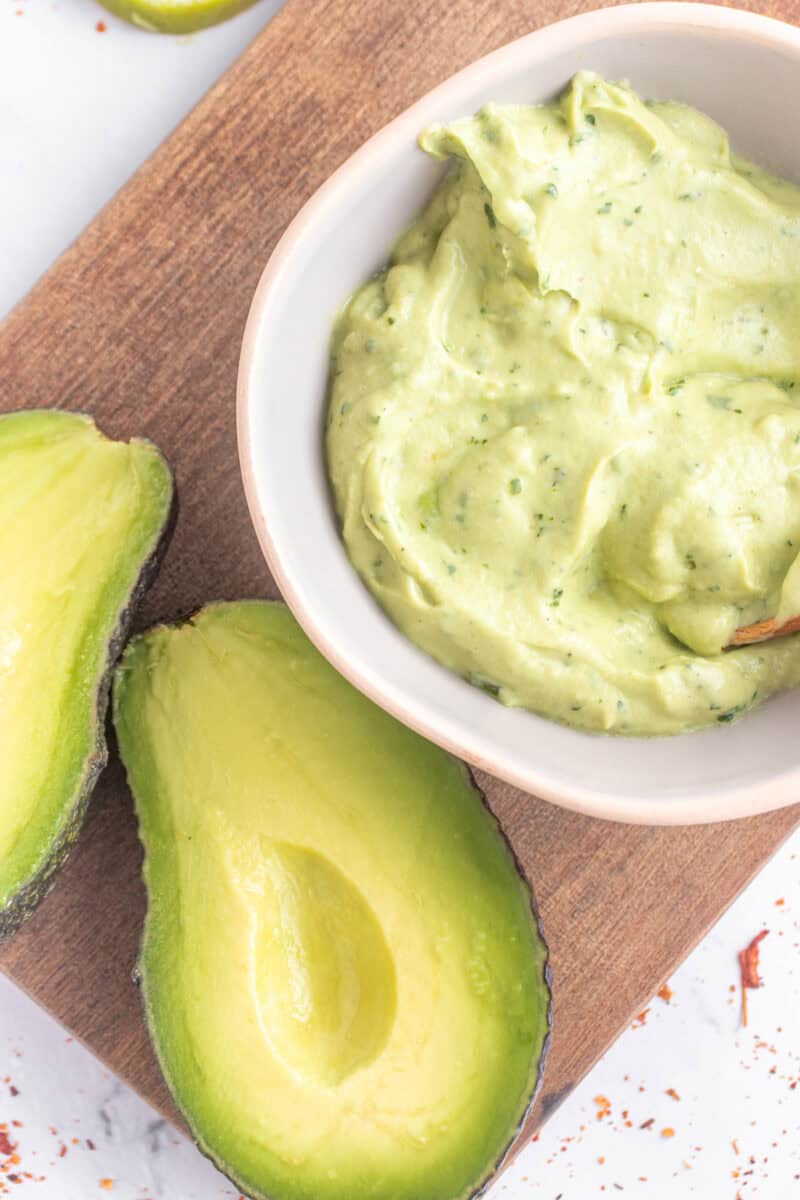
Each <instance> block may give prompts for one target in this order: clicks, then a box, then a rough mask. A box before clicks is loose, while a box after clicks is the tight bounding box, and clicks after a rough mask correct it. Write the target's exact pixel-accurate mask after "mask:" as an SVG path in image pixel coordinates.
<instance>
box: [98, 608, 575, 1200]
mask: <svg viewBox="0 0 800 1200" xmlns="http://www.w3.org/2000/svg"><path fill="white" fill-rule="evenodd" d="M229 603H230V601H224V600H217V601H208V602H206V603H205V604H203V605H201V606H199V607H198V608H196V609H193V610H190V611H188V612H185V613H183V614H181V615H180V616H179V617H176V618H175V619H174V620H172V621H157V622H154V623H153V625H151V626H148V627H147V628H146V629H144V630H142V631H141V632H140V633H138V634H137V635H136V636H135V637H134V638H132V639H131V641H130V642H129V644H128V647H127V648H126V649H127V650H132V649H133V648H134V647H135V645H136V644H137V643H138V642H139V641H140V640H141V639H143V638H146V637H147V635H148V634H150V633H152V632H154V631H155V630H158V629H162V628H164V629H167V628H176V627H178V626H180V625H183V624H186V623H191V622H193V621H194V620H195V618H197V617H199V616H200V614H201V613H203V612H204V611H205V610H207V609H213V608H216V607H218V606H226V605H227V604H229ZM237 603H252V604H264V603H269V604H274V605H276V606H281V607H284V605H283V602H282V601H280V600H277V601H275V600H271V601H263V600H257V599H251V600H249V601H244V602H242V601H239V602H237ZM123 669H124V663H123V662H120V663H119V664H118V666H117V669H116V672H115V683H114V710H113V711H114V713H115V720H116V696H117V684H118V680H119V678H120V676H121V672H122V670H123ZM443 753H446V752H444V751H443ZM448 756H449V757H453V756H450V755H448ZM455 761H457V762H458V763H459V766H460V767H461V769H462V771H463V773H464V776H465V778H466V781H467V783H468V785H469V786H470V787H471V788H472V789H473V791H474V792H475V793H476V794H477V796H478V798H479V800H480V802H481V805H482V807H483V809H484V811H485V812H486V813H487V815H488V816H489V818H490V820H491V822H492V824H493V826H494V828H495V829H496V831H497V832H498V834H499V836H500V840H501V841H502V843H503V845H504V846H505V848H506V850H507V852H508V855H509V857H510V859H511V861H512V863H513V865H514V868H515V870H516V873H517V875H518V877H519V879H520V880H521V882H522V883H523V885H524V887H525V890H526V892H527V894H528V897H529V902H530V910H531V915H532V917H533V924H534V926H535V929H536V932H537V936H538V939H539V942H540V944H541V947H542V949H543V952H544V954H543V961H542V976H541V979H542V983H543V985H544V988H545V991H546V994H547V1010H546V1033H545V1036H544V1041H543V1043H542V1048H541V1053H540V1055H539V1060H538V1064H537V1071H536V1076H535V1078H534V1079H533V1080H532V1083H531V1090H530V1095H529V1098H528V1101H527V1104H526V1105H525V1108H524V1111H523V1112H522V1114H521V1116H520V1118H519V1121H518V1123H517V1126H516V1128H515V1129H514V1130H513V1132H512V1133H511V1135H510V1137H509V1140H508V1142H507V1144H506V1146H505V1147H504V1148H503V1150H502V1151H501V1153H500V1154H499V1156H498V1157H497V1159H496V1160H495V1162H494V1163H493V1164H492V1165H491V1166H490V1167H489V1168H488V1170H487V1172H486V1174H485V1175H484V1177H483V1178H482V1179H481V1180H480V1181H478V1182H477V1183H476V1184H475V1185H474V1187H472V1188H471V1189H470V1190H469V1191H468V1192H463V1193H461V1194H460V1195H459V1196H458V1197H456V1196H454V1197H453V1200H479V1198H480V1197H481V1196H484V1195H485V1193H486V1192H487V1191H488V1190H489V1188H490V1187H492V1185H493V1184H494V1183H495V1182H496V1179H497V1176H498V1174H499V1173H500V1172H501V1171H502V1170H503V1169H504V1168H505V1167H506V1166H508V1165H510V1163H511V1162H512V1161H513V1158H514V1157H515V1154H514V1147H515V1144H516V1142H517V1139H518V1137H519V1135H520V1134H521V1133H522V1131H523V1129H524V1127H525V1125H526V1123H527V1121H528V1119H529V1117H530V1115H531V1113H532V1112H533V1109H534V1108H535V1105H536V1101H537V1099H538V1097H539V1094H540V1092H541V1088H542V1083H543V1081H544V1075H545V1069H546V1066H547V1061H548V1058H549V1054H550V1046H551V1041H552V1029H553V971H552V964H551V962H550V947H549V945H548V942H547V939H546V937H545V932H544V925H543V922H542V917H541V913H540V911H539V907H538V903H537V900H536V894H535V892H534V889H533V884H532V881H531V879H530V878H529V876H528V874H527V871H526V870H525V868H524V866H523V865H522V863H521V861H520V859H519V856H518V855H517V852H516V850H515V849H514V847H513V845H512V843H511V841H510V840H509V838H508V836H507V834H506V832H505V830H504V828H503V826H502V824H501V822H500V820H499V819H498V817H497V816H496V815H495V813H494V811H493V809H492V807H491V805H490V804H489V802H488V801H487V799H486V794H485V792H484V791H483V789H482V788H481V787H480V785H479V784H478V782H477V780H476V778H475V775H474V773H473V771H472V769H471V768H470V766H469V765H468V764H467V763H465V762H462V761H460V760H455ZM123 766H124V767H125V771H126V777H127V778H128V786H129V787H130V790H131V793H132V796H133V802H134V809H135V811H136V816H137V820H138V822H139V825H140V828H141V821H142V816H141V812H140V804H139V800H138V798H137V796H136V792H135V790H134V788H133V785H132V782H131V779H130V773H129V771H128V765H127V763H126V761H125V758H124V756H123ZM145 853H147V851H146V850H145ZM147 897H148V909H149V905H150V893H149V889H148V890H147ZM147 919H148V918H147V916H146V917H145V925H144V928H143V931H142V936H141V939H140V942H139V950H138V954H137V959H136V963H135V965H134V967H133V969H132V971H131V981H132V983H133V984H134V986H135V987H136V988H137V990H138V992H139V999H140V1002H141V1005H142V1012H143V1016H144V1021H145V1026H146V1028H147V1031H148V1034H149V1037H150V1042H151V1045H152V1047H153V1050H154V1053H155V1056H156V1060H157V1062H158V1065H159V1069H160V1071H161V1074H162V1077H163V1079H164V1082H165V1083H166V1085H167V1089H168V1091H169V1094H170V1096H171V1098H172V1101H173V1103H174V1105H175V1108H176V1109H177V1110H178V1112H179V1113H180V1115H181V1116H182V1118H183V1120H184V1122H185V1123H186V1127H187V1129H188V1131H189V1135H190V1137H191V1140H192V1142H193V1144H194V1145H195V1146H196V1148H197V1149H198V1150H199V1152H200V1153H201V1154H202V1155H203V1157H204V1158H206V1159H208V1161H209V1162H211V1163H212V1164H213V1166H214V1167H216V1169H217V1170H218V1171H220V1172H221V1173H222V1174H223V1175H225V1176H226V1177H227V1178H228V1179H229V1180H230V1181H231V1183H232V1184H233V1185H234V1187H236V1188H237V1190H239V1191H240V1192H241V1193H242V1195H243V1197H247V1198H248V1200H280V1198H279V1197H277V1196H276V1195H274V1194H271V1193H268V1192H265V1191H261V1190H258V1189H257V1188H255V1187H254V1186H253V1184H252V1183H251V1182H249V1181H248V1180H247V1179H245V1178H243V1177H240V1176H237V1174H236V1173H235V1172H234V1170H233V1169H232V1167H231V1165H230V1163H227V1162H225V1161H224V1160H222V1159H221V1158H220V1157H218V1156H216V1155H215V1153H214V1151H213V1149H212V1148H211V1147H210V1146H209V1145H208V1143H207V1142H206V1141H205V1140H204V1138H203V1136H202V1134H201V1132H200V1130H199V1129H198V1128H197V1126H196V1124H195V1122H194V1121H193V1119H192V1115H191V1113H190V1112H189V1111H187V1109H186V1107H185V1106H184V1105H183V1103H182V1099H181V1093H180V1089H179V1087H178V1086H177V1084H176V1082H175V1080H174V1079H173V1076H172V1073H171V1072H170V1070H169V1068H168V1065H167V1061H166V1055H165V1053H164V1051H163V1048H162V1045H161V1039H160V1037H159V1033H158V1021H157V1019H156V1015H155V1013H154V1011H153V1007H152V1005H151V1000H150V996H149V992H148V979H147V970H146V966H145V953H146V940H147ZM343 1200H344V1198H343Z"/></svg>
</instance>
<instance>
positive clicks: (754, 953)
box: [739, 929, 769, 1025]
mask: <svg viewBox="0 0 800 1200" xmlns="http://www.w3.org/2000/svg"><path fill="white" fill-rule="evenodd" d="M768 933H769V930H768V929H762V930H761V932H760V933H757V934H756V936H755V937H754V938H753V940H752V942H750V944H749V945H748V946H745V948H744V950H740V951H739V971H740V972H741V977H742V1025H747V989H748V988H760V987H761V983H762V980H761V976H760V975H759V973H758V952H759V951H758V947H759V943H760V942H762V941H763V940H764V938H765V937H766V936H767V934H768Z"/></svg>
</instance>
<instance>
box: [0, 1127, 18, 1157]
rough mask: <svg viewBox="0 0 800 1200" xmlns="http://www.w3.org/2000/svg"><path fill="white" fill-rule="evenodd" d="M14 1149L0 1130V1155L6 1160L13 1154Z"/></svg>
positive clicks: (4, 1132)
mask: <svg viewBox="0 0 800 1200" xmlns="http://www.w3.org/2000/svg"><path fill="white" fill-rule="evenodd" d="M14 1149H15V1147H14V1143H13V1142H12V1141H10V1140H9V1137H8V1134H7V1133H6V1131H5V1129H0V1154H2V1155H4V1156H5V1157H6V1158H7V1157H8V1156H9V1155H10V1154H13V1153H14Z"/></svg>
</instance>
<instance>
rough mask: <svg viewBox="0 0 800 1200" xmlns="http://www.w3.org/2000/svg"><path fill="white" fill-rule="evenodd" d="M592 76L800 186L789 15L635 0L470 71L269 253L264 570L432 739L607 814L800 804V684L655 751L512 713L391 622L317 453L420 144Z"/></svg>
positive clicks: (530, 787) (258, 346)
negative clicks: (341, 345) (424, 136)
mask: <svg viewBox="0 0 800 1200" xmlns="http://www.w3.org/2000/svg"><path fill="white" fill-rule="evenodd" d="M581 67H588V68H591V69H593V70H596V71H599V72H601V73H602V74H604V75H606V76H609V77H611V78H612V79H614V78H617V79H619V78H627V79H630V81H631V82H632V84H633V86H634V87H635V88H636V89H637V91H639V92H640V93H642V94H644V95H645V96H652V97H658V98H670V99H675V100H682V101H686V102H687V103H688V104H691V105H694V106H695V107H697V108H700V109H702V110H703V111H704V112H706V113H709V114H710V115H711V116H712V117H714V118H716V119H717V120H718V121H719V122H720V123H721V124H722V125H723V126H724V127H725V128H726V129H727V130H728V131H729V133H730V134H731V137H732V141H733V143H734V146H735V148H736V149H737V150H738V151H740V152H741V153H743V154H745V155H747V156H749V157H751V158H753V159H756V160H757V161H758V162H760V163H763V164H764V165H767V166H769V167H771V168H773V169H774V170H775V171H777V172H779V173H780V174H782V175H784V176H787V177H789V178H791V177H794V178H795V180H798V181H800V133H798V128H797V121H796V119H795V116H796V114H798V113H800V31H798V30H797V29H795V28H793V27H791V26H788V25H784V24H781V23H779V22H777V21H772V20H770V19H768V18H765V17H760V16H756V15H754V14H752V13H746V12H740V11H737V10H732V9H724V8H717V7H712V6H709V5H700V4H673V3H655V4H636V5H627V6H625V7H621V8H612V9H606V10H601V11H597V12H591V13H587V14H584V15H583V16H578V17H573V18H571V19H570V20H566V21H562V22H560V23H559V24H556V25H551V26H549V27H548V28H546V29H541V30H539V31H537V32H535V33H532V34H530V35H528V36H527V37H524V38H521V39H520V40H519V41H516V42H513V43H512V44H511V45H508V46H505V47H504V48H503V49H501V50H497V51H495V52H494V53H493V54H490V55H488V56H487V57H486V58H483V59H481V60H480V61H479V62H476V63H474V64H473V65H472V66H470V67H467V69H466V70H464V71H461V72H460V73H459V74H458V75H456V76H454V77H453V78H452V79H450V80H448V81H447V82H446V83H444V84H442V85H441V86H440V87H438V88H436V89H435V90H434V91H433V92H430V93H429V94H428V95H427V96H425V97H424V98H423V99H422V100H420V101H419V102H418V103H417V104H415V105H414V106H413V107H412V108H410V109H408V110H407V111H406V112H405V113H403V114H402V116H400V117H398V118H397V119H396V120H395V121H393V122H392V123H391V124H390V125H388V126H387V127H386V128H385V129H383V130H382V131H381V132H380V133H379V134H377V135H376V136H375V137H373V138H372V139H371V140H370V141H369V142H367V144H366V145H365V146H363V147H362V148H361V149H360V150H359V151H358V152H357V153H356V154H355V155H353V157H352V158H351V159H350V160H349V161H348V162H346V163H345V164H344V166H342V167H340V168H339V170H338V171H336V173H335V174H334V175H333V176H332V177H331V178H330V179H329V180H328V182H327V183H326V184H325V185H324V186H323V187H322V188H320V190H319V191H318V192H317V193H316V195H315V196H314V197H313V198H312V199H311V200H310V201H309V202H308V203H307V204H306V205H305V207H304V208H303V209H302V211H301V212H300V214H299V215H298V216H297V217H296V218H295V220H294V221H293V222H292V224H291V225H290V226H289V228H288V229H287V231H286V233H285V234H284V235H283V237H282V239H281V241H280V242H279V244H278V246H277V247H276V249H275V251H274V253H273V255H272V257H271V258H270V260H269V263H268V264H267V267H266V270H265V271H264V274H263V276H262V278H261V282H260V284H259V287H258V290H257V292H256V295H255V298H254V300H253V305H252V308H251V311H250V317H249V321H248V325H247V331H246V334H245V339H244V346H243V350H242V359H241V365H240V373H239V396H238V406H239V411H238V419H239V452H240V458H241V465H242V473H243V476H244V483H245V488H246V491H247V499H248V503H249V505H250V512H251V515H252V518H253V522H254V524H255V528H256V532H257V534H258V537H259V540H260V543H261V546H262V548H263V551H264V554H265V556H266V559H267V562H268V563H269V566H270V568H271V570H272V573H273V575H274V577H275V579H276V581H277V583H278V586H279V587H280V589H281V591H282V592H283V595H284V597H285V599H286V601H287V603H288V604H289V606H290V607H291V609H292V611H293V612H294V614H295V616H296V617H297V619H298V621H299V622H300V624H301V625H302V626H303V627H304V629H305V630H306V632H307V633H308V634H309V636H310V637H311V638H312V639H313V641H314V642H315V643H316V644H317V646H318V647H319V649H320V650H321V651H322V653H323V654H325V655H326V657H327V658H329V659H330V661H331V662H332V663H333V664H334V666H335V667H337V668H338V670H339V671H341V673H342V674H343V675H345V676H346V677H347V678H348V679H349V680H351V681H352V682H353V683H354V684H355V685H356V687H358V688H360V689H361V690H362V691H363V692H366V694H367V695H368V696H370V697H371V698H372V699H373V700H375V701H377V703H378V704H380V705H382V706H383V707H384V708H386V709H388V710H389V712H391V713H394V715H395V716H397V717H399V718H400V720H401V721H404V722H405V723H406V724H407V725H410V726H412V727H413V728H414V729H417V730H419V731H420V732H421V733H423V734H424V735H425V736H426V737H428V738H430V739H431V740H432V741H434V742H438V743H439V744H440V745H442V746H445V747H446V748H447V749H449V750H451V751H453V752H454V753H455V754H457V755H459V756H460V757H462V758H464V759H466V760H467V761H468V762H470V763H473V764H475V765H477V766H479V767H483V768H484V769H486V770H487V771H489V772H491V773H492V774H494V775H498V776H501V777H502V778H503V779H507V780H509V781H510V782H512V783H515V784H517V785H518V786H519V787H521V788H524V789H525V790H526V791H529V792H532V793H534V794H536V795H538V796H543V797H545V798H546V799H548V800H551V801H553V802H554V803H556V804H561V805H564V806H566V807H568V808H573V809H577V810H578V811H580V812H584V813H591V814H594V815H596V816H599V817H608V818H612V819H616V820H622V821H636V822H641V823H648V824H681V823H689V822H699V821H714V820H720V819H725V818H731V817H740V816H745V815H747V814H752V813H756V812H761V811H764V810H766V809H770V808H778V807H780V806H782V805H785V804H789V803H791V802H793V801H794V800H796V799H798V798H800V692H796V693H789V694H785V695H783V696H779V697H777V698H774V699H772V700H771V701H769V702H768V703H766V704H765V705H764V706H763V707H761V708H759V709H757V710H756V711H755V712H753V713H751V714H749V715H747V716H746V717H745V718H744V719H743V720H741V721H740V722H739V723H737V724H735V725H733V726H728V727H724V728H722V727H721V728H717V729H709V730H706V731H703V732H701V733H692V734H684V735H682V736H680V737H672V738H656V739H648V740H643V739H623V738H618V737H602V736H595V735H590V734H584V733H579V732H577V731H575V730H572V729H568V728H565V727H562V726H560V725H556V724H553V723H552V722H550V721H547V720H544V719H543V718H541V717H537V716H535V715H533V714H532V713H529V712H526V711H524V710H521V709H508V708H504V707H503V706H502V705H500V704H498V703H497V702H496V701H494V700H492V699H491V698H490V697H488V696H486V695H485V694H484V693H483V692H481V691H479V690H478V689H477V688H474V687H471V686H470V685H469V684H467V683H465V682H464V681H462V680H461V679H459V678H458V677H457V676H455V675H453V674H451V673H450V672H449V671H447V670H446V669H445V668H443V667H441V666H439V665H438V664H437V663H435V662H433V660H432V659H430V658H428V657H427V655H425V654H423V653H422V652H421V651H420V650H418V649H417V648H416V647H415V646H414V645H412V644H411V642H409V641H408V640H407V639H406V638H405V637H404V636H403V635H402V634H401V633H399V632H398V631H397V630H396V629H395V627H394V626H393V625H392V623H391V622H390V621H389V619H388V617H386V616H385V615H384V613H383V612H382V611H381V609H380V608H379V607H378V605H377V604H376V602H375V601H374V600H373V599H372V597H371V596H370V594H369V593H368V591H367V589H366V588H365V587H364V585H363V584H362V583H361V580H360V579H359V578H358V577H357V575H356V573H355V572H354V571H353V569H352V568H351V566H350V564H349V562H348V559H347V556H346V554H345V551H344V548H343V545H342V542H341V541H340V537H339V531H338V528H337V523H336V519H335V516H334V512H333V508H332V504H331V497H330V494H329V490H328V484H327V479H326V474H325V466H324V461H323V415H324V410H325V393H326V373H327V365H328V344H329V336H330V331H331V323H332V320H333V317H334V313H335V311H336V309H337V308H338V307H339V305H340V304H341V303H342V301H343V300H344V299H345V298H346V297H347V295H348V294H349V293H350V292H351V291H353V290H354V289H355V288H356V287H357V286H358V285H359V284H360V283H362V282H363V281H364V280H365V279H366V278H367V277H368V276H369V275H370V274H371V273H372V272H373V271H375V270H376V268H378V267H380V266H381V265H382V264H383V263H384V262H385V260H386V257H387V251H388V249H389V246H390V245H391V243H392V242H393V240H394V238H395V236H396V235H397V234H398V233H399V232H400V231H401V230H402V229H403V228H404V226H405V225H406V224H407V223H408V222H409V221H410V220H411V218H412V217H413V216H414V215H415V213H416V212H417V211H418V209H419V208H420V206H421V203H422V201H423V199H424V198H425V197H426V196H427V195H428V194H429V193H430V191H431V190H432V188H433V186H434V185H435V183H436V181H437V179H438V178H439V177H440V174H441V170H442V168H441V167H440V166H439V165H437V164H435V163H433V162H432V161H431V160H430V159H429V158H428V157H427V156H426V155H424V154H423V153H422V152H421V151H420V150H418V149H417V146H416V137H417V134H418V133H419V132H420V130H421V129H424V128H425V126H427V125H429V124H431V123H432V122H436V121H447V120H449V119H451V118H453V117H457V116H461V115H464V114H468V113H472V112H474V111H475V110H476V109H477V108H479V107H480V106H481V105H482V104H483V103H485V102H486V101H489V100H495V101H500V102H504V101H509V102H520V101H528V102H534V103H538V102H541V101H544V100H548V99H550V98H551V97H552V96H554V95H555V94H556V93H557V92H558V91H560V90H561V89H562V88H563V87H564V85H565V84H566V83H567V81H568V80H569V78H570V77H571V75H572V74H573V73H574V72H575V71H576V70H578V69H579V68H581ZM798 336H800V330H798Z"/></svg>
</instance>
